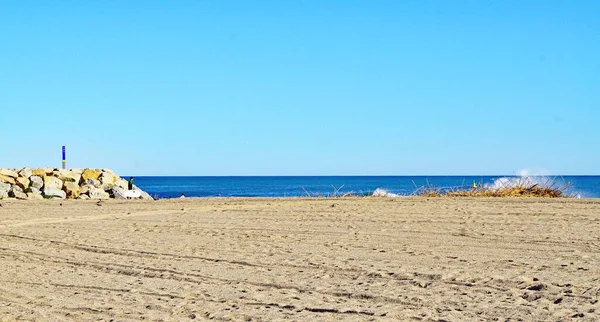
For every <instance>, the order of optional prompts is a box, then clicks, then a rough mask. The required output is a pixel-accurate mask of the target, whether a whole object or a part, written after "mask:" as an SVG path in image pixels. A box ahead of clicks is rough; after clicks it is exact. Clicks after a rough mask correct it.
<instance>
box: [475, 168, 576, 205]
mask: <svg viewBox="0 0 600 322" xmlns="http://www.w3.org/2000/svg"><path fill="white" fill-rule="evenodd" d="M547 173H548V171H544V170H541V171H532V170H529V169H522V170H519V171H517V173H516V174H515V176H511V177H501V178H498V179H496V180H494V182H492V183H491V184H485V185H484V188H485V189H490V190H500V189H510V188H517V187H532V188H533V187H538V188H549V189H558V190H561V191H563V192H564V193H565V195H569V196H572V197H575V198H581V194H579V193H575V192H574V191H573V190H572V189H571V188H572V186H571V184H570V183H568V182H566V181H565V180H564V179H563V178H562V177H558V176H554V177H552V176H549V175H548V174H547Z"/></svg>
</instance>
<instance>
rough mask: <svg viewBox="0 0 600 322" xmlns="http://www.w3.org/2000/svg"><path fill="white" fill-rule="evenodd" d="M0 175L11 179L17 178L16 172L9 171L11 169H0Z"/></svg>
mask: <svg viewBox="0 0 600 322" xmlns="http://www.w3.org/2000/svg"><path fill="white" fill-rule="evenodd" d="M0 175H3V176H7V177H11V178H16V177H18V176H19V174H18V173H17V172H16V171H14V170H11V169H0Z"/></svg>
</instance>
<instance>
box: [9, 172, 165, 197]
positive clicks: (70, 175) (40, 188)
mask: <svg viewBox="0 0 600 322" xmlns="http://www.w3.org/2000/svg"><path fill="white" fill-rule="evenodd" d="M130 192H132V191H128V186H127V180H125V179H123V178H121V177H120V176H118V175H117V174H115V173H114V172H113V171H112V170H110V169H69V170H66V169H57V168H38V169H29V168H22V169H0V199H3V198H9V197H10V198H15V199H27V200H39V199H110V198H115V199H134V198H135V199H145V200H153V199H154V198H152V197H151V196H150V195H149V194H148V193H146V192H145V191H143V190H141V189H139V188H138V187H136V186H133V192H135V193H134V194H131V193H130ZM130 195H131V196H133V197H134V198H131V196H130Z"/></svg>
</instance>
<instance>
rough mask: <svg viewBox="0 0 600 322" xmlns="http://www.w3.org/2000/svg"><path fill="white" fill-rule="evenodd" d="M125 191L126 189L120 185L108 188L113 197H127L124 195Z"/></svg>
mask: <svg viewBox="0 0 600 322" xmlns="http://www.w3.org/2000/svg"><path fill="white" fill-rule="evenodd" d="M125 191H127V190H125V189H123V188H121V187H117V186H114V187H112V188H111V189H110V195H111V197H113V198H115V199H127V197H126V196H125Z"/></svg>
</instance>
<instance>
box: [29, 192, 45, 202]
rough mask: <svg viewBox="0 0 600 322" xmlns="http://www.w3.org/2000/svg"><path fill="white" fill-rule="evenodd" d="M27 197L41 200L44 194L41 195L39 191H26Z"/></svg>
mask: <svg viewBox="0 0 600 322" xmlns="http://www.w3.org/2000/svg"><path fill="white" fill-rule="evenodd" d="M27 199H29V200H42V199H44V196H42V194H41V193H35V192H28V193H27Z"/></svg>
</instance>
